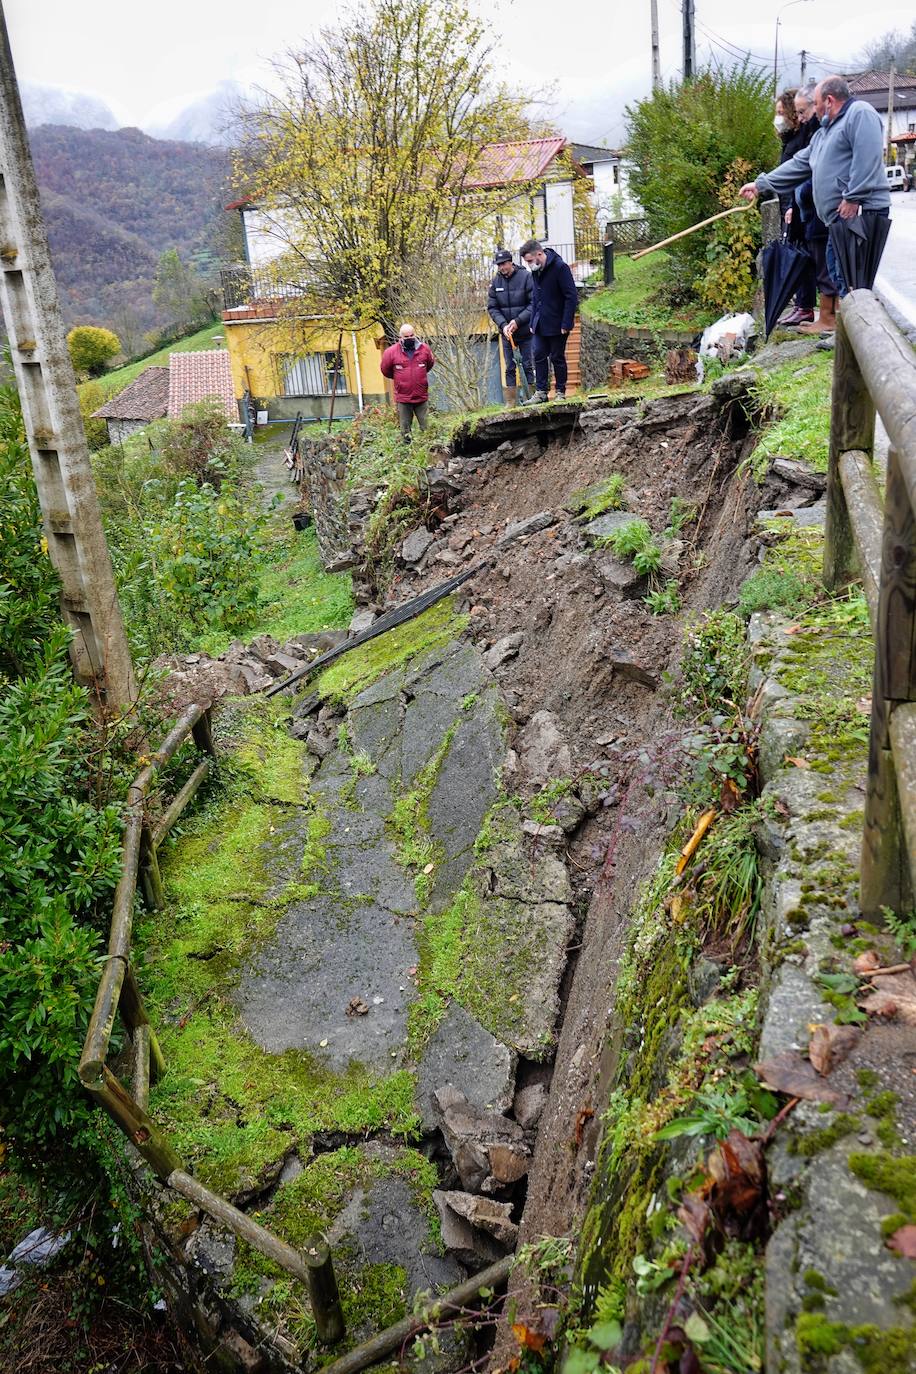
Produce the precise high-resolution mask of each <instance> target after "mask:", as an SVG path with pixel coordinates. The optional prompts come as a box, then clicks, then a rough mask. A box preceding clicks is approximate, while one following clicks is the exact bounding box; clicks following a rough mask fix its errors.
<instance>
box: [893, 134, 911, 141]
mask: <svg viewBox="0 0 916 1374" xmlns="http://www.w3.org/2000/svg"><path fill="white" fill-rule="evenodd" d="M891 143H916V134H894V137H893V138H892V139H891Z"/></svg>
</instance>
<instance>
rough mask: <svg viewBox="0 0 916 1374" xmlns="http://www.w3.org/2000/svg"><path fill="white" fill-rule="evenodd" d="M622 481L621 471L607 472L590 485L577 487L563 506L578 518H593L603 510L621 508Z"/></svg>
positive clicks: (601, 513) (624, 502) (622, 502)
mask: <svg viewBox="0 0 916 1374" xmlns="http://www.w3.org/2000/svg"><path fill="white" fill-rule="evenodd" d="M624 481H625V479H624V477H623V474H622V473H619V472H612V473H609V474H608V476H607V477H604V478H602V480H601V481H600V482H593V483H592V484H591V485H590V486H587V487H579V488H578V489H577V490H576V491H574V492H572V493H571V494H570V495H569V497H568V498H567V500H566V501H565V503H564V504H565V508H566V510H568V511H572V512H573V514H574V515H576V516H578V518H579V519H580V520H594V519H595V517H596V516H598V515H603V514H604V513H605V511H609V510H623V508H624V506H625V505H626V501H625V500H624V494H623V489H624Z"/></svg>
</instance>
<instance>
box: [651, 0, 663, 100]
mask: <svg viewBox="0 0 916 1374" xmlns="http://www.w3.org/2000/svg"><path fill="white" fill-rule="evenodd" d="M649 11H650V14H651V18H652V89H653V91H656V90H658V88H659V86H660V85H661V84H662V64H661V58H660V56H659V48H658V0H649Z"/></svg>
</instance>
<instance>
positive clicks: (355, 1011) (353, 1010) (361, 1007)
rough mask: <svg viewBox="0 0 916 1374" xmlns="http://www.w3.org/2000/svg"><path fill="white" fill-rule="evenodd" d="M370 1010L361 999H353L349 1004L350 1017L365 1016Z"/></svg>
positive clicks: (348, 1012) (348, 1013)
mask: <svg viewBox="0 0 916 1374" xmlns="http://www.w3.org/2000/svg"><path fill="white" fill-rule="evenodd" d="M368 1010H369V1008H368V1007H367V1006H366V1003H365V1002H364V1001H363V999H362V998H361V997H351V998H350V1000H349V1002H348V1003H347V1015H348V1016H365V1015H366V1013H367V1012H368Z"/></svg>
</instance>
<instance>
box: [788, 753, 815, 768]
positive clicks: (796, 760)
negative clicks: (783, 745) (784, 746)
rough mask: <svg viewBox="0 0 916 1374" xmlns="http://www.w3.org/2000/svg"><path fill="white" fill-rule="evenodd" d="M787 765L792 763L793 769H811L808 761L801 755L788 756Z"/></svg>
mask: <svg viewBox="0 0 916 1374" xmlns="http://www.w3.org/2000/svg"><path fill="white" fill-rule="evenodd" d="M786 763H791V764H792V766H793V768H810V767H811V765H810V763H809V762H808V760H807V759H803V758H802V757H801V756H800V755H799V754H786Z"/></svg>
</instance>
